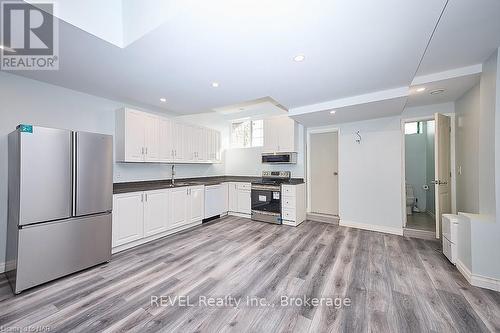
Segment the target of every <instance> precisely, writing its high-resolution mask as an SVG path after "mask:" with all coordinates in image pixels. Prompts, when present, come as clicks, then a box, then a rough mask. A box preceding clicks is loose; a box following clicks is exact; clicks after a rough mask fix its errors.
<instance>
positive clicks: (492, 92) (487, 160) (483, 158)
mask: <svg viewBox="0 0 500 333" xmlns="http://www.w3.org/2000/svg"><path fill="white" fill-rule="evenodd" d="M497 57H498V53H497V52H495V53H494V54H493V55H491V56H490V58H489V59H488V60H487V61H486V62H485V63H484V64H483V73H482V75H481V82H480V90H481V94H480V103H481V108H480V117H479V129H480V130H479V150H478V152H479V156H478V158H479V161H480V163H479V212H480V213H481V214H486V215H492V216H493V215H495V211H496V202H495V109H496V99H497V95H496V92H497V85H496V82H497V79H498V78H497V75H498V72H497V61H498V58H497Z"/></svg>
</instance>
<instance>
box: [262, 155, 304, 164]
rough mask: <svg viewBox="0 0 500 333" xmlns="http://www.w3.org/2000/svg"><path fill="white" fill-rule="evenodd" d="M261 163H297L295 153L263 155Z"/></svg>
mask: <svg viewBox="0 0 500 333" xmlns="http://www.w3.org/2000/svg"><path fill="white" fill-rule="evenodd" d="M262 163H266V164H295V163H297V153H263V154H262Z"/></svg>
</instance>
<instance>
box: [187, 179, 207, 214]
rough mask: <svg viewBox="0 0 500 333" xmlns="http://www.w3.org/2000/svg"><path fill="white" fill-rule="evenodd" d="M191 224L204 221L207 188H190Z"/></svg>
mask: <svg viewBox="0 0 500 333" xmlns="http://www.w3.org/2000/svg"><path fill="white" fill-rule="evenodd" d="M188 207H189V214H188V220H189V223H192V222H197V221H201V220H203V217H204V215H205V186H191V187H188Z"/></svg>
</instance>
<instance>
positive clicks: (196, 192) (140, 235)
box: [112, 185, 205, 252]
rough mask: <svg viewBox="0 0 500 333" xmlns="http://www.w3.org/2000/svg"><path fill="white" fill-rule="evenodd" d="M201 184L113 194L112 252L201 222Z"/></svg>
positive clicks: (203, 200) (203, 202)
mask: <svg viewBox="0 0 500 333" xmlns="http://www.w3.org/2000/svg"><path fill="white" fill-rule="evenodd" d="M204 204H205V189H204V186H203V185H202V186H188V187H178V188H173V189H163V190H154V191H145V192H132V193H123V194H115V195H113V239H112V247H113V252H118V251H121V250H124V249H127V248H130V247H133V246H136V245H139V244H142V243H146V242H148V241H151V240H153V239H156V238H159V237H163V236H166V235H168V234H169V233H173V232H176V231H180V230H182V229H185V228H188V227H190V226H192V225H195V224H196V223H201V221H202V219H203V215H204V207H205V206H204Z"/></svg>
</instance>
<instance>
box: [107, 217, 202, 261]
mask: <svg viewBox="0 0 500 333" xmlns="http://www.w3.org/2000/svg"><path fill="white" fill-rule="evenodd" d="M197 225H201V221H196V222H193V223H190V224H186V225H183V226H180V227H177V228H174V229H170V230H167V231H165V232H161V233H159V234H156V235H153V236H149V237H146V238H142V239H138V240H135V241H132V242H130V243H127V244H122V245H118V246H116V247H113V248H112V249H111V253H112V254H115V253H118V252H121V251H125V250H128V249H131V248H133V247H136V246H139V245H142V244H146V243H149V242H151V241H154V240H157V239H160V238H162V237H166V236H169V235H172V234H175V233H177V232H180V231H184V230H186V229H189V228H192V227H195V226H197Z"/></svg>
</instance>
